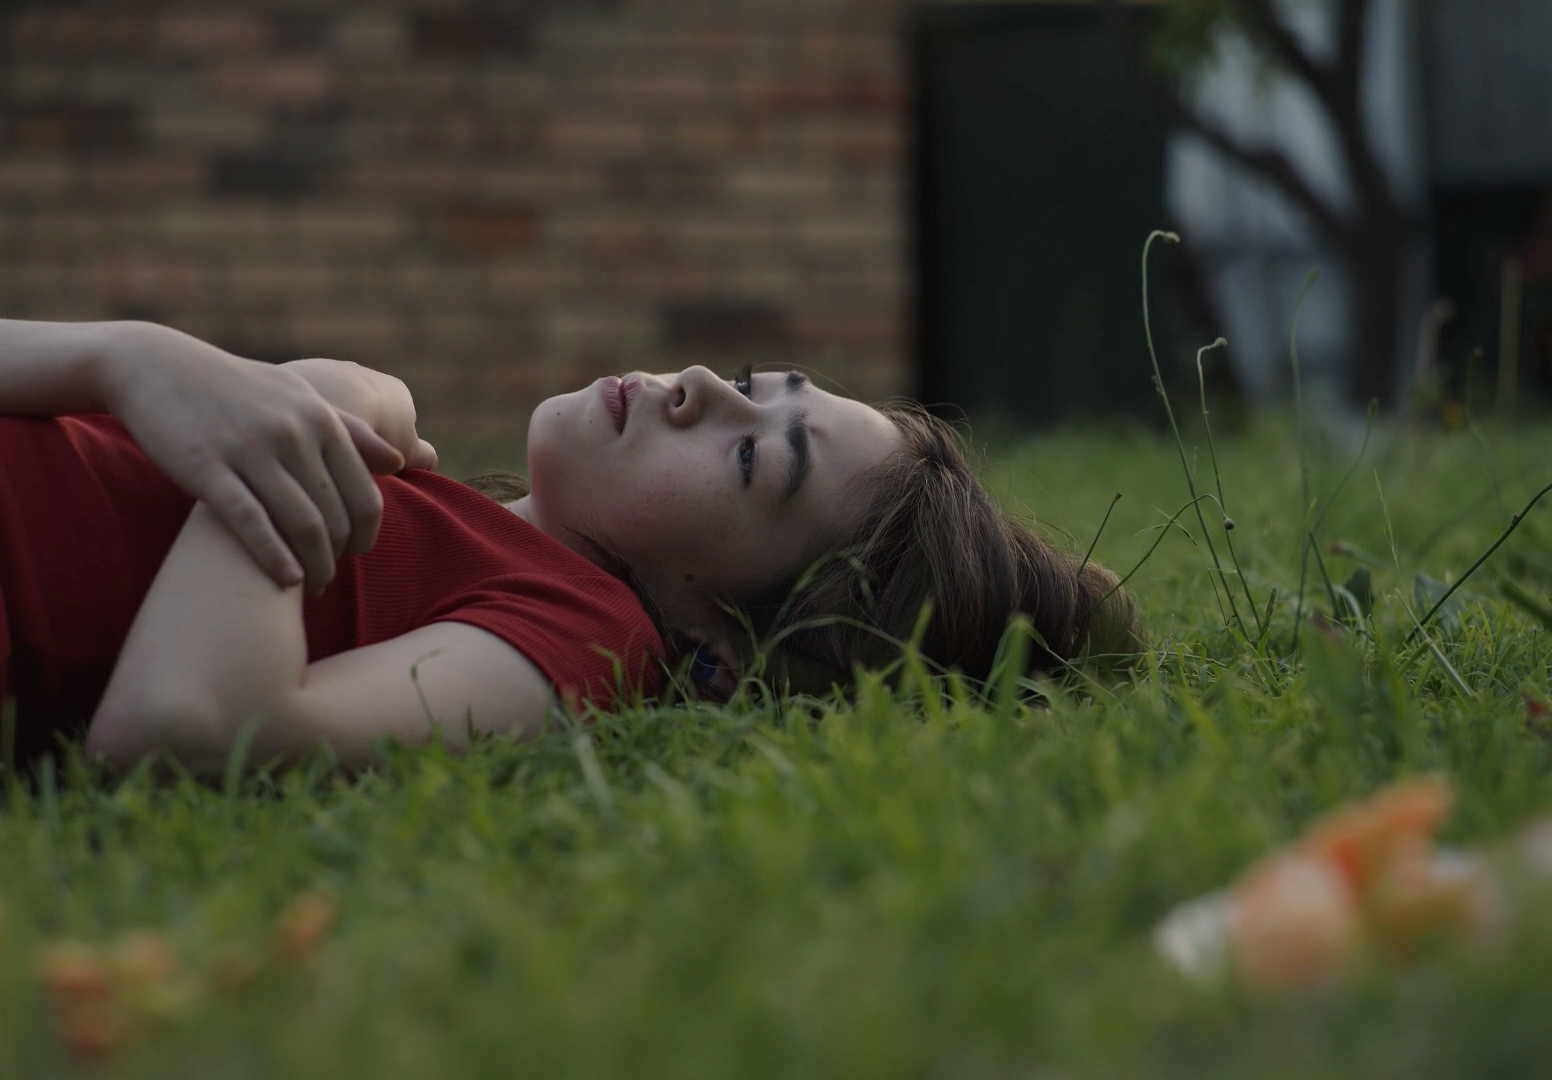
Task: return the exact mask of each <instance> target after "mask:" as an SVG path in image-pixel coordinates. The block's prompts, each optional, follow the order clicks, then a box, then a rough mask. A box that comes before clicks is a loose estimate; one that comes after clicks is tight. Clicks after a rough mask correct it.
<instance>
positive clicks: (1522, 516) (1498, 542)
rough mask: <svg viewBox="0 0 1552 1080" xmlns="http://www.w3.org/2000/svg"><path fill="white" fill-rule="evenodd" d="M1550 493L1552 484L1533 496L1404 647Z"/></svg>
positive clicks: (1439, 602)
mask: <svg viewBox="0 0 1552 1080" xmlns="http://www.w3.org/2000/svg"><path fill="white" fill-rule="evenodd" d="M1549 491H1552V484H1548V485H1546V486H1545V487H1543V488H1542V489H1541V490H1540V491H1538V492H1536V494H1534V495H1532V496H1531V498H1530V502H1528V503H1526V504H1525V508H1524V509H1523V510H1521V511H1520V512H1519V513H1518V514H1515V515H1514V517H1512V518H1511V519H1510V520H1509V527H1508V528H1507V529H1505V530H1504V531H1503V532H1501V533H1499V534H1498V539H1497V540H1494V541H1493V544H1492V546H1491V547H1489V548H1488V549H1487V550H1486V551H1484V552H1482V554H1481V555H1480V556H1478V557H1477V561H1476V562H1474V563H1472V564H1471V565H1470V566H1469V567H1467V569H1466V572H1465V573H1464V574H1462V575H1460V577H1458V578H1456V579H1455V584H1453V585H1451V586H1450V587H1449V588H1448V589H1445V590H1444V595H1443V596H1441V597H1439V599H1438V600H1437V601H1436V602H1435V603H1434V605H1433V607H1431V608H1429V609H1428V614H1426V615H1424V616H1423V617H1422V618H1421V619H1419V620H1417V626H1416V628H1415V629H1413V631H1412V632H1411V633H1410V634H1408V635H1407V636H1406V640H1405V641H1404V642H1402V644H1403V645H1410V644H1411V643H1412V639H1413V638H1414V637H1416V636H1417V634H1418V632H1419V631H1420V630H1422V628H1423V627H1425V626H1427V625H1428V620H1430V619H1432V618H1433V617H1434V616H1435V615H1437V614H1438V613H1439V609H1440V608H1442V607H1443V606H1444V602H1445V601H1446V600H1448V599H1449V598H1450V597H1451V596H1454V595H1455V590H1456V589H1458V588H1460V587H1461V586H1462V585H1464V584H1465V583H1466V581H1467V580H1468V579H1469V578H1470V577H1471V575H1472V574H1474V573H1476V572H1477V570H1478V569H1479V568H1480V567H1481V566H1482V564H1483V563H1485V562H1487V560H1488V557H1489V556H1491V555H1492V554H1493V552H1495V551H1497V550H1498V549H1499V547H1500V546H1502V544H1503V542H1504V541H1505V540H1507V539H1509V536H1510V534H1512V533H1513V532H1514V530H1515V529H1518V528H1519V527H1520V522H1522V521H1524V520H1525V515H1526V514H1528V513H1530V511H1531V508H1532V507H1534V506H1535V505H1536V504H1537V503H1538V502H1540V501H1541V497H1542V496H1543V495H1545V494H1546V493H1547V492H1549Z"/></svg>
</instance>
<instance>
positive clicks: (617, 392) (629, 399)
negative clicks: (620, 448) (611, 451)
mask: <svg viewBox="0 0 1552 1080" xmlns="http://www.w3.org/2000/svg"><path fill="white" fill-rule="evenodd" d="M598 393H599V394H600V395H602V397H603V399H604V408H605V409H607V410H608V411H609V419H610V420H612V421H614V430H615V433H616V434H618V435H623V434H625V425H626V423H627V422H628V421H629V420H630V412H631V409H632V408H633V407H634V406H635V404H636V399H637V398H639V397H640V396H641V377H640V376H639V375H637V374H635V373H632V374H629V375H626V376H624V377H623V378H622V377H621V376H618V375H605V376H604V377H603V378H602V379H599V380H598Z"/></svg>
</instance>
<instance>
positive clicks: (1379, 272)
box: [1337, 210, 1407, 409]
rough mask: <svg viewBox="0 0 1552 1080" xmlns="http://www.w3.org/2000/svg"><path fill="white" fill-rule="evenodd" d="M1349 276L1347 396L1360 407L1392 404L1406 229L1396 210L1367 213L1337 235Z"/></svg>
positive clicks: (1338, 246)
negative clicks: (1352, 327) (1353, 327)
mask: <svg viewBox="0 0 1552 1080" xmlns="http://www.w3.org/2000/svg"><path fill="white" fill-rule="evenodd" d="M1337 248H1338V251H1339V252H1340V254H1341V256H1342V258H1343V260H1344V261H1345V262H1346V264H1347V267H1348V269H1349V271H1350V272H1351V273H1352V278H1353V284H1352V288H1353V298H1354V299H1355V300H1356V301H1357V311H1356V312H1355V313H1354V314H1355V316H1356V322H1357V334H1356V336H1355V340H1354V342H1353V346H1354V351H1353V354H1352V358H1351V362H1350V364H1349V367H1348V383H1347V389H1348V400H1349V401H1350V403H1351V404H1352V405H1353V406H1354V407H1356V408H1359V409H1363V408H1366V407H1367V406H1368V404H1369V402H1370V401H1371V400H1373V399H1375V398H1378V399H1379V403H1380V405H1381V407H1386V408H1388V407H1389V406H1391V405H1393V404H1394V403H1395V400H1394V399H1395V396H1396V382H1397V379H1396V374H1397V372H1396V362H1397V356H1396V351H1397V349H1398V347H1399V345H1400V337H1399V331H1400V321H1401V275H1402V269H1403V265H1404V263H1405V260H1406V249H1407V232H1406V228H1405V225H1404V223H1403V222H1402V221H1401V220H1400V219H1399V215H1392V214H1388V213H1385V212H1384V211H1383V210H1381V211H1377V212H1375V213H1371V214H1369V215H1368V216H1366V217H1365V218H1364V219H1363V220H1362V221H1361V222H1359V223H1358V224H1356V225H1354V226H1353V227H1352V228H1351V229H1349V230H1347V231H1346V232H1345V233H1344V235H1343V236H1342V237H1341V238H1340V239H1339V240H1338V243H1337Z"/></svg>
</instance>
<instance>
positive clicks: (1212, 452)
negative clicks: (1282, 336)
mask: <svg viewBox="0 0 1552 1080" xmlns="http://www.w3.org/2000/svg"><path fill="white" fill-rule="evenodd" d="M1226 345H1228V342H1227V341H1225V340H1224V339H1223V338H1219V339H1218V340H1217V341H1214V342H1213V343H1212V344H1211V345H1203V346H1202V347H1201V348H1200V349H1198V350H1196V385H1197V387H1198V388H1199V389H1200V390H1201V394H1202V426H1203V427H1204V428H1205V429H1206V430H1207V457H1208V459H1209V460H1210V461H1211V462H1212V468H1213V482H1214V483H1215V484H1216V485H1217V487H1218V509H1219V510H1220V511H1222V513H1223V543H1224V546H1226V547H1227V548H1228V549H1229V561H1230V562H1232V563H1233V564H1234V574H1235V576H1236V577H1238V578H1239V587H1240V588H1241V589H1242V590H1244V593H1245V606H1246V607H1248V608H1250V614H1251V616H1252V617H1253V618H1254V619H1255V620H1256V643H1257V644H1256V648H1257V649H1258V650H1259V649H1260V647H1261V643H1262V642H1265V640H1266V624H1265V623H1264V622H1263V621H1262V619H1261V614H1260V612H1259V611H1258V610H1257V608H1256V602H1255V600H1254V598H1252V597H1251V595H1250V583H1249V582H1248V581H1246V580H1245V570H1244V568H1243V567H1242V566H1240V564H1239V553H1238V552H1236V551H1235V550H1234V519H1233V518H1231V517H1229V506H1228V499H1227V498H1226V497H1225V496H1224V494H1223V473H1222V472H1220V471H1219V469H1218V447H1217V444H1216V443H1214V442H1213V433H1212V421H1211V420H1210V419H1208V416H1207V376H1206V375H1205V374H1204V373H1203V372H1202V354H1203V353H1205V352H1207V350H1209V349H1221V348H1223V347H1224V346H1226ZM1224 588H1228V583H1227V582H1225V583H1224ZM1267 615H1268V618H1270V616H1271V607H1270V606H1268V607H1267Z"/></svg>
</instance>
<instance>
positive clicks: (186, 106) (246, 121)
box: [146, 92, 269, 150]
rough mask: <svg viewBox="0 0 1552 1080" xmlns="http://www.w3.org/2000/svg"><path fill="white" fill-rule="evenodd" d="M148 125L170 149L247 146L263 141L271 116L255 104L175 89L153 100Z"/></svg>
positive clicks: (152, 133)
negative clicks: (216, 99) (227, 101)
mask: <svg viewBox="0 0 1552 1080" xmlns="http://www.w3.org/2000/svg"><path fill="white" fill-rule="evenodd" d="M146 127H147V130H148V132H149V135H150V137H151V139H152V140H153V142H155V143H156V144H157V145H159V146H162V147H166V148H168V149H178V148H186V149H198V150H211V149H220V150H246V149H251V148H254V147H257V146H259V145H260V144H261V143H263V141H264V139H265V136H266V135H268V133H269V119H268V117H267V116H266V115H265V114H264V113H263V112H262V111H261V110H259V109H255V108H252V107H232V106H227V105H216V104H213V103H212V102H210V101H209V100H208V99H207V98H203V97H200V96H198V95H194V94H183V93H181V92H173V93H170V94H166V95H163V96H161V97H159V98H158V99H156V100H155V101H153V102H152V103H151V105H150V109H149V113H148V115H147V117H146Z"/></svg>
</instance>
